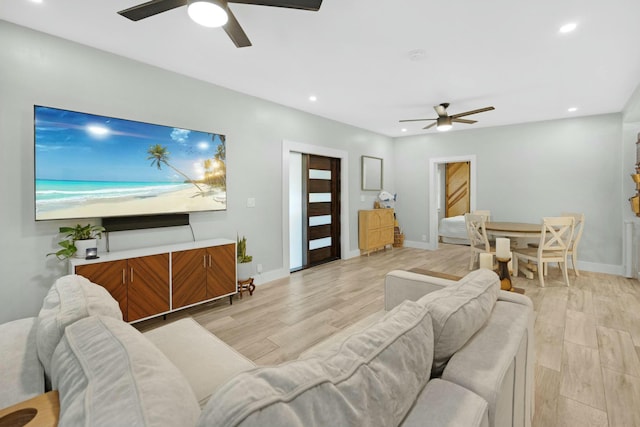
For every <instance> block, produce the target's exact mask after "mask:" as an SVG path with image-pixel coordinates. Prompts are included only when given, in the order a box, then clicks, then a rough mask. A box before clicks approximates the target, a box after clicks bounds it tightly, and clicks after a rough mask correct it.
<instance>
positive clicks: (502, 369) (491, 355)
mask: <svg viewBox="0 0 640 427" xmlns="http://www.w3.org/2000/svg"><path fill="white" fill-rule="evenodd" d="M532 315H533V313H532V307H530V306H526V305H521V304H513V303H509V302H505V301H498V302H497V303H496V305H495V308H494V309H493V312H492V314H491V317H490V318H489V320H488V321H487V323H486V324H485V325H484V326H483V327H482V328H481V329H480V330H479V331H478V333H476V334H475V335H474V336H473V337H472V338H471V339H470V340H469V341H468V342H467V343H466V344H465V345H464V346H463V347H462V348H461V349H460V350H459V351H458V352H456V354H455V355H454V356H453V357H452V358H451V360H450V361H449V363H448V364H447V367H446V369H445V370H444V373H443V374H442V379H446V380H447V381H451V382H454V383H456V384H458V385H460V386H462V387H464V388H466V389H468V390H471V391H473V392H474V393H476V394H478V395H479V396H482V398H484V399H485V400H486V401H487V402H488V404H489V424H490V425H492V426H502V425H509V426H519V427H524V426H526V425H529V421H530V419H529V418H528V417H529V416H530V414H527V411H526V408H527V405H528V402H527V399H528V395H527V393H526V390H527V388H529V387H533V385H532V383H531V382H529V383H528V385H527V381H526V371H527V368H528V367H527V363H531V364H533V360H528V357H527V350H528V348H527V347H528V346H533V343H530V342H529V341H528V340H529V334H528V328H529V319H530V318H531V317H532Z"/></svg>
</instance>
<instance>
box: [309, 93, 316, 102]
mask: <svg viewBox="0 0 640 427" xmlns="http://www.w3.org/2000/svg"><path fill="white" fill-rule="evenodd" d="M317 100H318V97H317V96H315V95H311V96H310V97H309V101H311V102H316V101H317Z"/></svg>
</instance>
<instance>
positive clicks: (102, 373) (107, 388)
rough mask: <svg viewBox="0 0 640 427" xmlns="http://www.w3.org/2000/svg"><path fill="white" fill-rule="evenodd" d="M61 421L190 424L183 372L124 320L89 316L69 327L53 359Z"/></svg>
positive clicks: (193, 408) (191, 405)
mask: <svg viewBox="0 0 640 427" xmlns="http://www.w3.org/2000/svg"><path fill="white" fill-rule="evenodd" d="M51 369H52V381H53V386H54V388H55V389H57V390H59V392H60V424H59V425H60V426H147V427H160V426H167V427H175V426H193V425H195V423H196V421H197V420H198V417H199V415H200V406H199V405H198V401H197V400H196V397H195V395H194V394H193V390H191V387H190V386H189V384H188V383H187V380H186V379H185V378H184V376H183V375H182V374H181V373H180V372H179V371H178V368H176V367H175V366H174V365H173V364H171V362H169V360H168V359H167V357H166V356H165V355H164V354H162V352H161V351H160V350H158V348H156V347H155V346H154V345H153V344H151V342H150V341H149V340H147V339H146V338H144V336H143V335H142V334H141V333H140V332H139V331H137V330H136V329H135V328H133V327H132V326H131V325H129V324H128V323H125V322H122V321H119V320H116V319H113V318H110V317H105V316H99V317H96V316H92V317H87V318H84V319H82V320H79V321H77V322H75V323H74V324H72V325H69V326H67V328H66V330H65V334H64V336H63V338H62V340H61V341H60V344H59V345H58V347H57V348H56V351H55V352H54V354H53V357H52V360H51Z"/></svg>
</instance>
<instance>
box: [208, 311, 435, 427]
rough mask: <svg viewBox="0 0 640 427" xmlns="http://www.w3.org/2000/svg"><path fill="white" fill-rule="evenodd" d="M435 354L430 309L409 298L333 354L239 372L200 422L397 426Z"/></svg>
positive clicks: (214, 398) (218, 393)
mask: <svg viewBox="0 0 640 427" xmlns="http://www.w3.org/2000/svg"><path fill="white" fill-rule="evenodd" d="M432 358H433V330H432V327H431V318H430V316H429V313H428V312H427V310H425V309H424V308H423V307H422V306H420V305H419V304H417V303H415V302H412V301H406V302H404V303H403V304H401V305H399V306H398V307H396V309H394V310H393V311H391V312H389V313H388V314H387V315H386V316H385V317H384V318H383V319H382V320H381V321H379V322H377V323H375V324H374V325H372V326H370V327H369V328H367V329H366V330H364V331H361V332H359V333H357V334H354V335H351V336H350V337H348V338H347V339H346V340H345V341H344V342H343V343H342V345H341V346H340V347H338V348H337V349H336V350H335V351H333V352H322V353H319V354H318V355H315V356H312V357H310V358H308V359H303V360H296V361H293V362H289V363H284V364H281V365H278V366H275V367H264V368H257V369H254V370H252V371H248V372H245V373H241V374H239V375H237V376H236V377H234V378H233V379H232V380H231V381H229V382H228V383H227V384H225V385H224V386H222V387H221V388H220V389H218V391H217V392H216V393H215V394H213V396H211V399H210V400H209V403H207V405H206V406H205V408H204V410H203V412H202V416H201V417H200V421H199V423H198V425H199V426H226V427H231V426H239V425H242V426H272V425H278V426H330V425H332V426H346V425H360V426H367V425H369V426H370V425H385V426H387V425H389V426H391V425H398V424H399V423H400V422H401V421H402V419H403V418H404V417H405V415H406V414H407V412H408V411H409V409H410V408H411V405H412V404H413V401H414V400H415V398H416V396H417V395H418V393H419V392H420V390H421V389H422V388H423V387H424V385H425V384H426V383H427V381H428V380H429V372H430V370H431V362H432Z"/></svg>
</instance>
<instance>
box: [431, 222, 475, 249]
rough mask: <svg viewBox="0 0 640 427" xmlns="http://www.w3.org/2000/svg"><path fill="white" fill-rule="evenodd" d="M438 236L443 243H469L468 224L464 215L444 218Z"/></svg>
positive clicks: (439, 226)
mask: <svg viewBox="0 0 640 427" xmlns="http://www.w3.org/2000/svg"><path fill="white" fill-rule="evenodd" d="M438 236H440V241H441V242H442V243H454V244H456V245H468V244H469V239H468V238H467V226H466V225H465V222H464V215H458V216H452V217H450V218H442V219H441V220H440V223H439V225H438Z"/></svg>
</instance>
